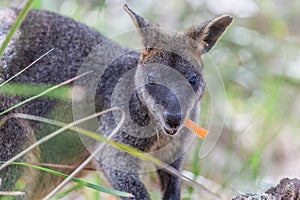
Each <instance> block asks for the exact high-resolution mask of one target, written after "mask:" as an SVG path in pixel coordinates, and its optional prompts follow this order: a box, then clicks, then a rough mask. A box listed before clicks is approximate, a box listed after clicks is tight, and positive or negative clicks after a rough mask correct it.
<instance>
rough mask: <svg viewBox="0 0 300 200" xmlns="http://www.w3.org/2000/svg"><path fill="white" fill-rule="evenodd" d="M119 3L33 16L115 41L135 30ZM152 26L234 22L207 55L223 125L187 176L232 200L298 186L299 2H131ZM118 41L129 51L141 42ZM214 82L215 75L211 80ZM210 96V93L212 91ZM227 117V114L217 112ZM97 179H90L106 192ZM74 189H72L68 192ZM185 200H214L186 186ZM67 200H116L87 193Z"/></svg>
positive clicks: (16, 1)
mask: <svg viewBox="0 0 300 200" xmlns="http://www.w3.org/2000/svg"><path fill="white" fill-rule="evenodd" d="M124 3H125V1H120V0H106V1H105V0H87V1H83V0H81V1H80V0H36V1H35V4H34V8H36V9H43V10H50V11H53V12H56V13H60V14H62V15H65V16H68V17H71V18H73V19H75V20H77V21H80V22H82V23H85V24H87V25H88V26H90V27H93V28H95V29H97V30H99V31H101V32H102V33H103V34H104V35H106V36H107V37H110V38H111V37H113V36H115V35H118V34H121V33H123V32H126V31H128V30H131V29H134V25H133V23H132V21H131V19H130V17H129V16H128V15H127V14H126V13H125V12H124V10H123V8H122V6H123V4H124ZM126 3H127V4H128V5H129V6H130V7H131V8H132V9H133V10H135V11H136V12H138V13H139V14H141V15H142V16H144V17H145V18H148V19H149V20H150V21H153V22H155V23H158V24H160V26H161V27H163V28H168V29H171V30H177V31H180V30H185V29H186V28H188V27H190V26H192V25H197V24H200V23H201V22H203V21H205V20H207V19H210V18H213V17H215V16H218V15H221V14H225V13H226V14H231V15H233V16H234V17H235V20H234V23H233V25H232V26H231V27H230V28H229V30H228V31H227V32H226V34H225V35H224V36H223V37H222V39H221V40H220V41H219V42H218V43H217V45H216V46H215V47H214V48H213V49H212V50H211V52H210V53H209V54H208V55H204V62H205V72H206V73H211V72H210V70H209V69H210V67H217V69H218V70H219V72H220V74H221V77H222V80H223V82H224V86H225V92H226V102H225V105H226V107H225V109H226V118H225V124H224V127H221V128H222V134H221V137H220V139H219V141H218V143H217V144H216V146H215V148H214V149H213V150H212V152H211V153H210V154H209V155H208V156H206V157H205V158H203V159H199V156H198V155H199V150H200V148H201V144H202V141H200V139H198V140H197V141H195V143H194V145H193V147H192V148H191V149H190V150H189V152H187V154H188V158H187V159H186V161H185V165H184V170H185V171H188V172H191V176H192V178H196V177H205V178H206V179H203V178H201V179H199V181H201V182H202V184H203V185H204V186H206V187H207V188H210V189H212V190H214V191H216V192H217V193H219V194H222V195H225V196H226V195H227V196H226V197H227V198H228V199H229V198H230V197H232V195H234V194H243V193H247V192H261V191H264V190H266V189H267V188H269V187H270V186H273V185H275V184H276V183H277V182H278V181H279V180H280V179H281V178H284V177H291V178H293V177H294V178H300V170H299V169H300V134H299V133H300V50H299V47H300V20H299V19H300V1H298V0H289V1H287V0H264V1H261V0H257V1H254V0H236V1H234V0H209V1H208V0H206V1H205V0H185V1H183V0H178V1H174V0H164V1H162V0H160V1H159V0H143V1H140V0H128V1H126ZM24 4H25V1H24V0H1V2H0V6H1V7H7V6H13V7H18V8H21V7H22V6H24ZM136 37H137V36H133V37H132V38H128V37H126V38H122V37H115V38H116V40H117V42H119V43H121V44H123V45H125V46H128V47H129V48H130V47H134V46H136V43H137V42H139V39H138V38H136ZM209 75H210V76H214V74H209ZM212 92H213V91H212ZM202 107H203V109H202V117H201V122H200V123H201V125H202V126H203V127H205V128H207V127H208V126H214V124H213V123H211V121H210V119H211V117H210V116H211V115H212V113H211V112H212V105H211V101H210V95H209V94H208V93H207V94H206V95H205V96H204V98H203V101H202ZM214 112H215V113H217V114H218V112H220V113H219V114H220V115H222V114H223V113H222V112H223V108H220V109H219V108H218V106H215V107H214ZM95 174H97V173H96V172H95V173H94V175H89V176H88V177H87V179H90V180H91V181H96V182H98V183H101V184H104V185H106V184H107V183H105V180H104V179H103V178H101V175H100V178H99V176H98V175H95ZM145 180H146V181H147V182H148V185H149V189H150V191H151V195H152V198H153V199H159V198H160V194H159V187H158V182H157V179H156V177H155V175H154V174H151V175H150V176H145ZM69 187H70V188H72V186H69ZM183 188H184V189H183V191H182V197H183V198H186V199H199V198H204V199H214V198H213V197H208V196H206V197H205V196H203V195H204V194H203V192H202V191H196V190H193V188H190V187H188V186H187V185H185V184H183ZM71 191H72V192H70V194H68V196H66V197H65V199H115V198H114V197H112V196H107V195H103V194H102V195H99V194H98V193H95V192H93V191H91V190H89V189H81V190H78V191H73V190H71Z"/></svg>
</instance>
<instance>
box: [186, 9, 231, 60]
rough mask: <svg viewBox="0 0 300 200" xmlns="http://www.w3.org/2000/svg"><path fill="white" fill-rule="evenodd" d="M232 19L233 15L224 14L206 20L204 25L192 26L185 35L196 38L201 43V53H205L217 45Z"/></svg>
mask: <svg viewBox="0 0 300 200" xmlns="http://www.w3.org/2000/svg"><path fill="white" fill-rule="evenodd" d="M232 21H233V17H232V16H230V15H222V16H220V17H217V18H215V19H213V20H211V21H208V22H206V23H205V24H203V25H202V26H194V27H191V28H190V29H188V30H187V31H186V33H185V35H187V36H189V37H191V38H192V39H194V40H196V42H197V43H199V44H201V45H202V51H201V54H204V53H206V52H208V51H209V50H210V49H211V48H212V47H213V46H214V45H215V43H216V42H217V41H218V39H219V38H220V37H221V35H222V34H223V33H224V32H225V30H226V28H227V27H228V26H229V25H230V24H231V23H232Z"/></svg>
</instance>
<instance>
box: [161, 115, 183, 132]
mask: <svg viewBox="0 0 300 200" xmlns="http://www.w3.org/2000/svg"><path fill="white" fill-rule="evenodd" d="M164 117H165V119H166V124H167V125H168V126H170V128H174V129H176V128H178V127H179V125H180V121H181V113H169V112H165V113H164Z"/></svg>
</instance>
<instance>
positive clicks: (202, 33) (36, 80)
mask: <svg viewBox="0 0 300 200" xmlns="http://www.w3.org/2000/svg"><path fill="white" fill-rule="evenodd" d="M125 9H126V11H127V12H128V13H129V14H130V15H131V17H132V18H133V20H134V22H135V24H136V26H137V28H138V29H139V30H140V31H139V32H140V34H141V37H142V41H143V45H144V48H145V50H143V53H142V55H141V54H140V53H139V52H137V51H129V50H127V49H125V48H123V47H121V46H119V45H118V44H115V43H114V42H112V41H110V40H108V39H107V38H105V37H104V36H103V35H101V34H100V33H98V32H97V31H95V30H93V29H91V28H88V27H87V26H85V25H83V24H81V23H78V22H75V21H73V20H72V19H69V18H66V17H62V16H60V15H57V14H54V13H50V12H46V11H30V12H29V14H28V16H27V18H26V20H25V21H24V22H23V23H22V25H21V27H20V29H19V30H18V32H17V34H16V35H15V37H14V38H13V39H12V41H11V42H10V44H9V46H8V48H7V50H6V51H5V54H4V56H3V58H2V59H1V62H0V67H1V68H0V78H1V81H5V80H7V79H9V78H10V77H12V76H13V75H14V74H16V73H17V72H19V71H20V70H21V69H23V68H25V67H26V66H28V65H29V64H30V63H32V62H33V61H34V60H35V59H37V58H38V57H40V56H41V55H42V54H44V53H45V52H47V51H48V50H50V49H51V48H54V50H53V52H51V53H50V54H49V55H47V56H45V57H44V58H43V59H42V60H41V61H39V62H38V63H36V64H35V65H34V66H32V67H31V68H29V69H28V70H26V71H25V72H24V73H22V74H21V75H20V76H18V77H16V78H15V79H13V82H14V83H29V84H59V83H61V82H63V81H65V80H68V79H70V78H72V77H75V76H76V75H77V74H78V71H79V70H80V67H82V66H83V65H88V64H89V63H93V65H95V64H97V65H96V66H94V68H93V69H94V73H93V74H90V75H88V76H86V77H84V80H83V82H82V84H84V86H87V88H88V85H91V84H92V83H90V80H93V79H95V78H97V74H98V72H99V73H100V71H97V70H99V68H98V67H97V66H101V65H104V63H105V64H107V63H110V64H109V66H108V67H107V68H105V70H104V71H102V72H101V73H102V76H101V80H100V81H99V83H97V84H98V86H97V89H96V91H95V98H94V96H93V95H91V96H90V97H88V98H87V99H88V100H87V101H95V102H94V103H95V111H101V110H103V109H107V108H110V107H111V106H112V104H113V103H114V100H116V101H117V102H118V103H117V105H118V106H120V107H123V108H124V109H125V111H126V116H127V119H128V120H129V121H128V123H127V125H125V126H124V128H123V129H122V131H120V132H119V133H118V134H117V135H115V136H114V137H113V140H114V141H117V142H120V143H124V144H127V145H129V146H132V147H134V148H137V149H140V150H142V151H145V152H152V154H153V155H154V156H156V157H158V158H160V159H162V160H163V161H164V162H166V163H169V164H171V165H172V166H173V167H174V168H176V169H178V170H180V169H181V166H182V162H183V157H184V151H185V149H186V148H187V146H188V145H187V143H186V142H188V140H189V141H191V139H192V138H193V136H192V135H191V133H190V132H189V131H188V130H187V129H186V128H185V127H183V123H184V121H185V119H186V118H188V117H189V118H191V119H192V120H194V121H198V119H199V110H200V99H201V97H202V94H203V92H204V85H205V84H204V79H203V74H202V61H201V57H200V56H201V55H200V54H202V53H204V52H205V51H208V50H210V48H211V47H212V46H213V45H214V44H215V42H216V41H217V39H218V38H219V37H220V36H221V35H222V33H223V32H224V31H225V29H226V27H227V26H229V24H230V23H231V21H232V17H230V16H223V17H219V18H217V19H215V20H212V21H209V22H207V23H205V24H204V25H203V26H199V27H193V28H191V29H189V30H188V31H187V32H186V33H185V34H176V35H173V36H172V35H170V34H168V33H164V32H163V31H162V30H160V29H158V28H155V27H154V26H153V25H152V24H151V23H150V22H148V21H146V20H145V19H143V18H142V17H140V16H138V15H137V14H136V13H134V12H133V11H132V10H130V9H129V8H128V7H127V6H125ZM18 13H19V10H16V9H5V10H1V11H0V43H1V41H3V39H4V37H5V35H6V34H7V32H8V31H9V28H10V27H11V26H12V23H13V22H14V19H15V18H16V16H17V14H18ZM191 38H192V39H191ZM95 49H97V51H95V54H94V56H91V57H90V60H89V59H87V57H89V55H91V54H93V51H94V50H95ZM117 54H122V55H121V56H119V57H117V58H116V59H115V60H114V61H112V60H111V59H112V58H113V57H114V55H117ZM172 70H174V73H172V74H176V75H171V77H168V78H167V79H166V76H168V73H170V71H172ZM127 73H128V74H130V73H132V74H131V79H128V78H126V79H125V81H128V85H131V86H132V89H133V90H134V92H132V93H131V94H129V97H128V99H126V98H127V97H126V93H127V92H128V91H127V90H126V89H127V88H126V87H124V86H123V87H122V86H120V87H119V89H116V87H117V86H116V85H117V83H118V81H120V80H121V79H122V76H125V74H127ZM149 77H150V78H149ZM193 77H196V83H195V85H193V86H191V85H189V84H190V83H189V81H190V82H193V81H195V79H192V80H191V78H193ZM172 78H173V79H172ZM149 80H150V81H151V82H147V81H149ZM115 91H117V95H116V97H114V92H115ZM89 92H92V91H89V90H88V89H87V90H86V93H89ZM124 95H125V96H124ZM187 97H189V98H187ZM23 99H25V98H21V97H17V96H5V95H1V96H0V104H1V109H0V111H4V110H6V109H8V108H9V107H11V106H12V105H15V104H16V103H18V102H20V101H21V100H23ZM129 99H130V100H129ZM81 111H84V108H82V110H81ZM81 111H79V112H81ZM17 112H22V113H28V114H32V115H37V116H44V117H50V118H55V119H56V120H58V121H63V122H70V121H72V120H73V116H72V102H71V101H58V100H54V99H50V98H48V99H46V98H42V99H38V100H34V101H32V102H29V103H27V104H26V105H24V106H21V107H19V108H17V109H15V110H13V111H11V112H10V113H17ZM10 113H8V114H10ZM8 114H6V115H5V116H7V115H8ZM116 116H117V115H114V114H108V115H105V116H103V117H101V118H100V122H99V124H98V126H97V127H96V129H97V131H98V132H99V133H101V134H103V135H105V136H108V135H109V133H110V132H111V130H112V129H113V128H114V127H115V125H116V122H117V121H118V120H117V117H116ZM3 117H4V116H0V118H1V119H3ZM54 129H55V127H52V126H49V125H43V124H40V123H36V122H29V121H27V120H19V119H10V120H8V121H6V123H5V124H4V125H2V127H1V129H0V160H1V161H5V160H8V159H9V158H11V157H13V156H14V155H16V154H17V153H18V152H20V151H21V150H22V149H23V148H24V147H25V146H28V145H29V144H31V143H33V142H34V141H36V140H37V139H40V138H41V137H43V136H44V135H46V134H47V133H50V132H51V130H54ZM91 129H93V128H91ZM66 141H67V142H66ZM93 145H95V146H97V144H95V143H93ZM91 149H94V147H92V148H91ZM88 154H89V153H88V151H87V150H86V149H85V148H84V146H83V145H82V144H81V141H80V139H79V137H78V136H77V135H75V134H73V133H65V134H63V135H61V136H59V137H57V138H55V139H53V140H51V141H49V142H48V143H47V144H45V145H42V146H40V147H39V149H36V150H35V151H34V152H32V153H30V154H29V155H26V156H24V157H23V158H22V159H21V160H22V161H26V162H49V163H60V164H72V165H74V164H78V163H80V162H81V161H82V160H84V159H85V158H86V157H87V156H88ZM97 160H98V161H97V162H96V163H97V165H98V166H99V167H100V168H101V169H102V171H103V172H104V174H105V175H106V177H107V179H108V181H109V182H110V183H111V185H112V186H113V187H114V188H116V189H118V190H122V191H126V192H130V193H132V194H134V195H135V199H139V200H141V199H145V200H146V199H150V198H149V195H148V192H147V190H146V187H145V186H144V185H143V183H142V182H141V180H140V179H139V175H138V173H139V172H141V168H140V161H139V160H138V159H137V158H134V157H132V156H131V155H129V154H127V153H125V152H121V151H120V150H117V149H115V148H113V147H111V146H106V147H105V148H104V149H103V151H102V152H101V153H100V154H99V155H98V156H97ZM63 172H64V173H70V171H68V170H63ZM158 174H159V178H160V180H161V185H162V189H163V191H164V198H163V199H166V200H167V199H169V200H171V199H172V200H176V199H180V180H179V179H178V178H177V177H174V176H172V175H170V174H168V173H167V172H165V171H164V169H158ZM28 177H30V178H28ZM0 178H1V180H2V183H1V185H0V191H1V190H5V191H13V190H24V191H26V193H27V195H26V197H20V198H21V199H22V198H23V199H40V198H41V197H43V196H44V195H45V194H47V192H49V190H51V189H52V188H53V187H54V186H55V185H57V184H58V183H59V181H60V179H59V178H57V177H55V176H51V175H45V174H43V173H41V172H38V171H33V170H29V169H27V168H21V167H7V168H5V169H4V170H3V171H1V172H0ZM20 179H22V180H24V181H25V183H26V184H25V187H23V188H18V187H16V182H17V181H18V180H20ZM0 198H1V197H0ZM124 199H125V198H124ZM131 199H133V198H131Z"/></svg>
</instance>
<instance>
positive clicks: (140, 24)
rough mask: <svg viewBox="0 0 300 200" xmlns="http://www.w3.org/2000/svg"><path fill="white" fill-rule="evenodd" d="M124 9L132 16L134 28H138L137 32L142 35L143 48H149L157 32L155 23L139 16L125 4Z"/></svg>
mask: <svg viewBox="0 0 300 200" xmlns="http://www.w3.org/2000/svg"><path fill="white" fill-rule="evenodd" d="M123 7H124V10H125V11H126V12H127V13H128V14H129V15H130V17H131V18H132V20H133V22H134V24H135V26H136V28H137V29H138V30H139V33H140V35H141V37H142V42H143V45H144V47H145V49H146V50H147V51H148V49H151V48H152V47H153V45H154V40H155V38H156V36H157V34H158V31H157V30H156V29H155V27H157V25H153V24H152V23H150V22H149V21H148V20H146V19H144V18H143V17H141V16H139V15H138V14H136V13H135V12H133V11H132V10H131V9H130V8H128V6H127V5H126V4H124V6H123Z"/></svg>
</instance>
